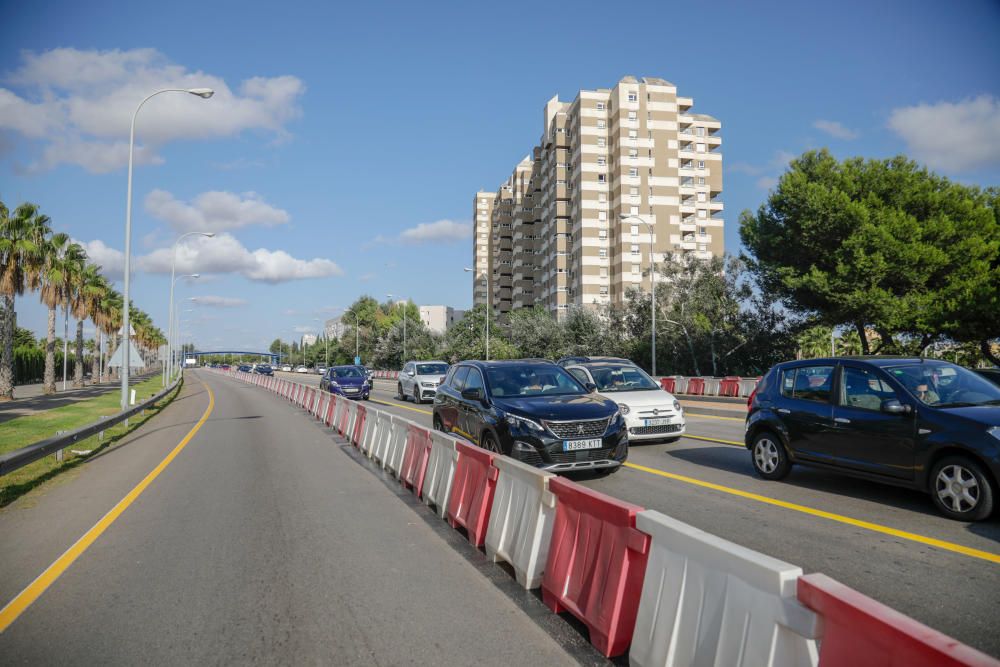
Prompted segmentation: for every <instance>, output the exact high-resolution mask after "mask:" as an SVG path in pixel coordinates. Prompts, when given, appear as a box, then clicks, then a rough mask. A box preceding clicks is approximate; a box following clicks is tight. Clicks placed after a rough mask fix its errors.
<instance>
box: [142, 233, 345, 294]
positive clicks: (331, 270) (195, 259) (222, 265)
mask: <svg viewBox="0 0 1000 667" xmlns="http://www.w3.org/2000/svg"><path fill="white" fill-rule="evenodd" d="M171 258H172V250H171V248H160V249H159V250H155V251H153V252H152V253H150V254H148V255H145V256H143V257H140V258H139V260H138V261H137V266H138V267H139V268H140V269H142V270H143V271H146V272H149V273H169V272H170V263H171ZM177 273H235V274H238V275H241V276H243V277H244V278H247V279H249V280H254V281H257V282H264V283H272V284H276V283H283V282H287V281H290V280H305V279H309V278H326V277H329V276H339V275H342V274H343V270H342V269H341V268H340V267H339V266H337V264H336V263H334V262H332V261H331V260H329V259H321V258H315V259H309V260H305V259H298V258H295V257H292V256H291V255H289V254H288V253H287V252H285V251H284V250H267V249H266V248H258V249H257V250H252V251H251V250H249V249H247V248H246V246H244V245H243V244H242V243H240V242H239V241H238V240H236V238H235V237H233V236H232V235H231V234H220V235H218V236H216V237H215V238H212V239H208V238H205V237H192V238H190V239H188V240H186V241H185V242H184V243H183V244H181V245H179V246H178V247H177Z"/></svg>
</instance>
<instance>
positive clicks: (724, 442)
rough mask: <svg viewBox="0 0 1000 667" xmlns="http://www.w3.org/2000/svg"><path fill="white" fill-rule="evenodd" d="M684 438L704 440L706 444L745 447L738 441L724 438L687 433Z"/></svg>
mask: <svg viewBox="0 0 1000 667" xmlns="http://www.w3.org/2000/svg"><path fill="white" fill-rule="evenodd" d="M681 437H682V438H693V439H694V440H704V441H705V442H721V443H722V444H724V445H735V446H736V447H745V446H746V445H744V444H743V443H742V442H737V441H736V440H723V439H722V438H706V437H704V436H701V435H691V434H690V433H685V434H684V435H682V436H681Z"/></svg>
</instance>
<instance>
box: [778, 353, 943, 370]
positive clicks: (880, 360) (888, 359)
mask: <svg viewBox="0 0 1000 667" xmlns="http://www.w3.org/2000/svg"><path fill="white" fill-rule="evenodd" d="M841 361H860V362H862V363H866V364H871V365H872V366H878V367H879V368H886V367H889V366H903V365H908V364H920V363H935V364H951V362H950V361H945V360H944V359H927V358H921V357H906V356H890V355H869V356H861V355H858V356H847V357H817V358H815V359H796V360H794V361H784V362H782V363H781V364H779V365H781V366H790V365H793V364H794V365H806V366H811V365H813V364H817V363H827V364H836V363H838V362H841Z"/></svg>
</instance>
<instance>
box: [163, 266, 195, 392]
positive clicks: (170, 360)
mask: <svg viewBox="0 0 1000 667" xmlns="http://www.w3.org/2000/svg"><path fill="white" fill-rule="evenodd" d="M199 277H200V274H198V273H188V274H185V275H183V276H176V277H174V271H173V267H171V270H170V318H169V319H168V320H167V369H166V370H167V380H170V379H173V376H174V370H175V369H174V357H173V354H174V352H175V348H174V319H175V318H174V315H175V314H176V313H174V285H176V284H177V281H178V280H182V279H184V278H199Z"/></svg>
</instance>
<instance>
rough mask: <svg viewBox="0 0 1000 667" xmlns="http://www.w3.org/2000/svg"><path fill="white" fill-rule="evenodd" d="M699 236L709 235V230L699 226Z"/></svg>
mask: <svg viewBox="0 0 1000 667" xmlns="http://www.w3.org/2000/svg"><path fill="white" fill-rule="evenodd" d="M698 236H708V230H707V229H705V228H704V227H699V228H698Z"/></svg>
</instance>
